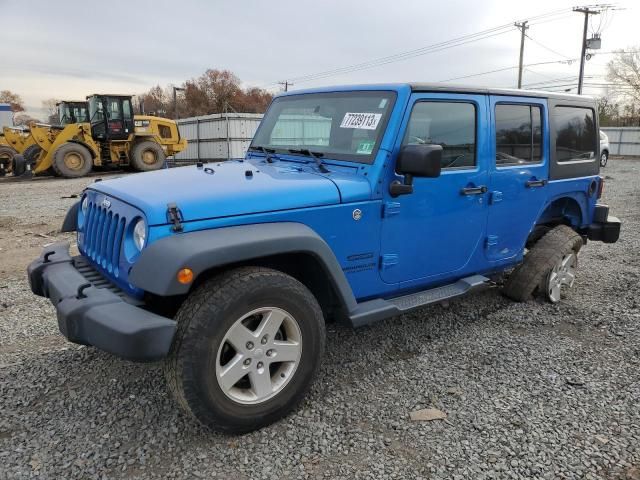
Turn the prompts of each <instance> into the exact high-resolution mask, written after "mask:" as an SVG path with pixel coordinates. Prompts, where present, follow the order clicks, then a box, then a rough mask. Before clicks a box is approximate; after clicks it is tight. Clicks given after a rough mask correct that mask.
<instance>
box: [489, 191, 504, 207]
mask: <svg viewBox="0 0 640 480" xmlns="http://www.w3.org/2000/svg"><path fill="white" fill-rule="evenodd" d="M501 201H502V192H499V191H498V190H494V191H493V192H491V205H493V204H494V203H498V202H501Z"/></svg>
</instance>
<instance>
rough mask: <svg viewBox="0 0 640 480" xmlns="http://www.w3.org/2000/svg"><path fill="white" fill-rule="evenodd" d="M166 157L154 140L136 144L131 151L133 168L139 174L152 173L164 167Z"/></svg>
mask: <svg viewBox="0 0 640 480" xmlns="http://www.w3.org/2000/svg"><path fill="white" fill-rule="evenodd" d="M166 158H167V157H166V155H165V154H164V150H163V149H162V147H161V146H160V145H159V144H158V143H156V142H154V141H153V140H142V141H140V142H136V143H135V144H134V145H133V148H132V149H131V167H133V169H134V170H137V171H138V172H150V171H152V170H159V169H160V168H162V167H163V165H164V162H165V160H166Z"/></svg>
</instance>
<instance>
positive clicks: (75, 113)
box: [58, 103, 89, 125]
mask: <svg viewBox="0 0 640 480" xmlns="http://www.w3.org/2000/svg"><path fill="white" fill-rule="evenodd" d="M58 108H59V112H58V113H59V119H60V125H68V124H70V123H83V122H88V121H89V116H88V113H87V104H86V103H61V104H60V105H59V107H58Z"/></svg>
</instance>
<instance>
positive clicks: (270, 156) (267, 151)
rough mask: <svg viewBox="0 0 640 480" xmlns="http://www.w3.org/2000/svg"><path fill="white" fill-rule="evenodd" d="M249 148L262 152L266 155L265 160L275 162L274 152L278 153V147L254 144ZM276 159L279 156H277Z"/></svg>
mask: <svg viewBox="0 0 640 480" xmlns="http://www.w3.org/2000/svg"><path fill="white" fill-rule="evenodd" d="M249 150H250V151H252V152H262V153H264V155H265V160H266V161H267V162H268V163H273V157H274V155H273V154H274V153H276V149H275V148H267V147H263V146H262V145H255V146H254V145H252V146H250V147H249ZM275 158H276V159H277V158H278V157H275Z"/></svg>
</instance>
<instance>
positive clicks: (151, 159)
mask: <svg viewBox="0 0 640 480" xmlns="http://www.w3.org/2000/svg"><path fill="white" fill-rule="evenodd" d="M156 160H157V157H156V154H155V153H154V152H153V151H151V150H145V151H144V152H142V161H143V162H144V163H146V164H147V165H153V164H154V163H156Z"/></svg>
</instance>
